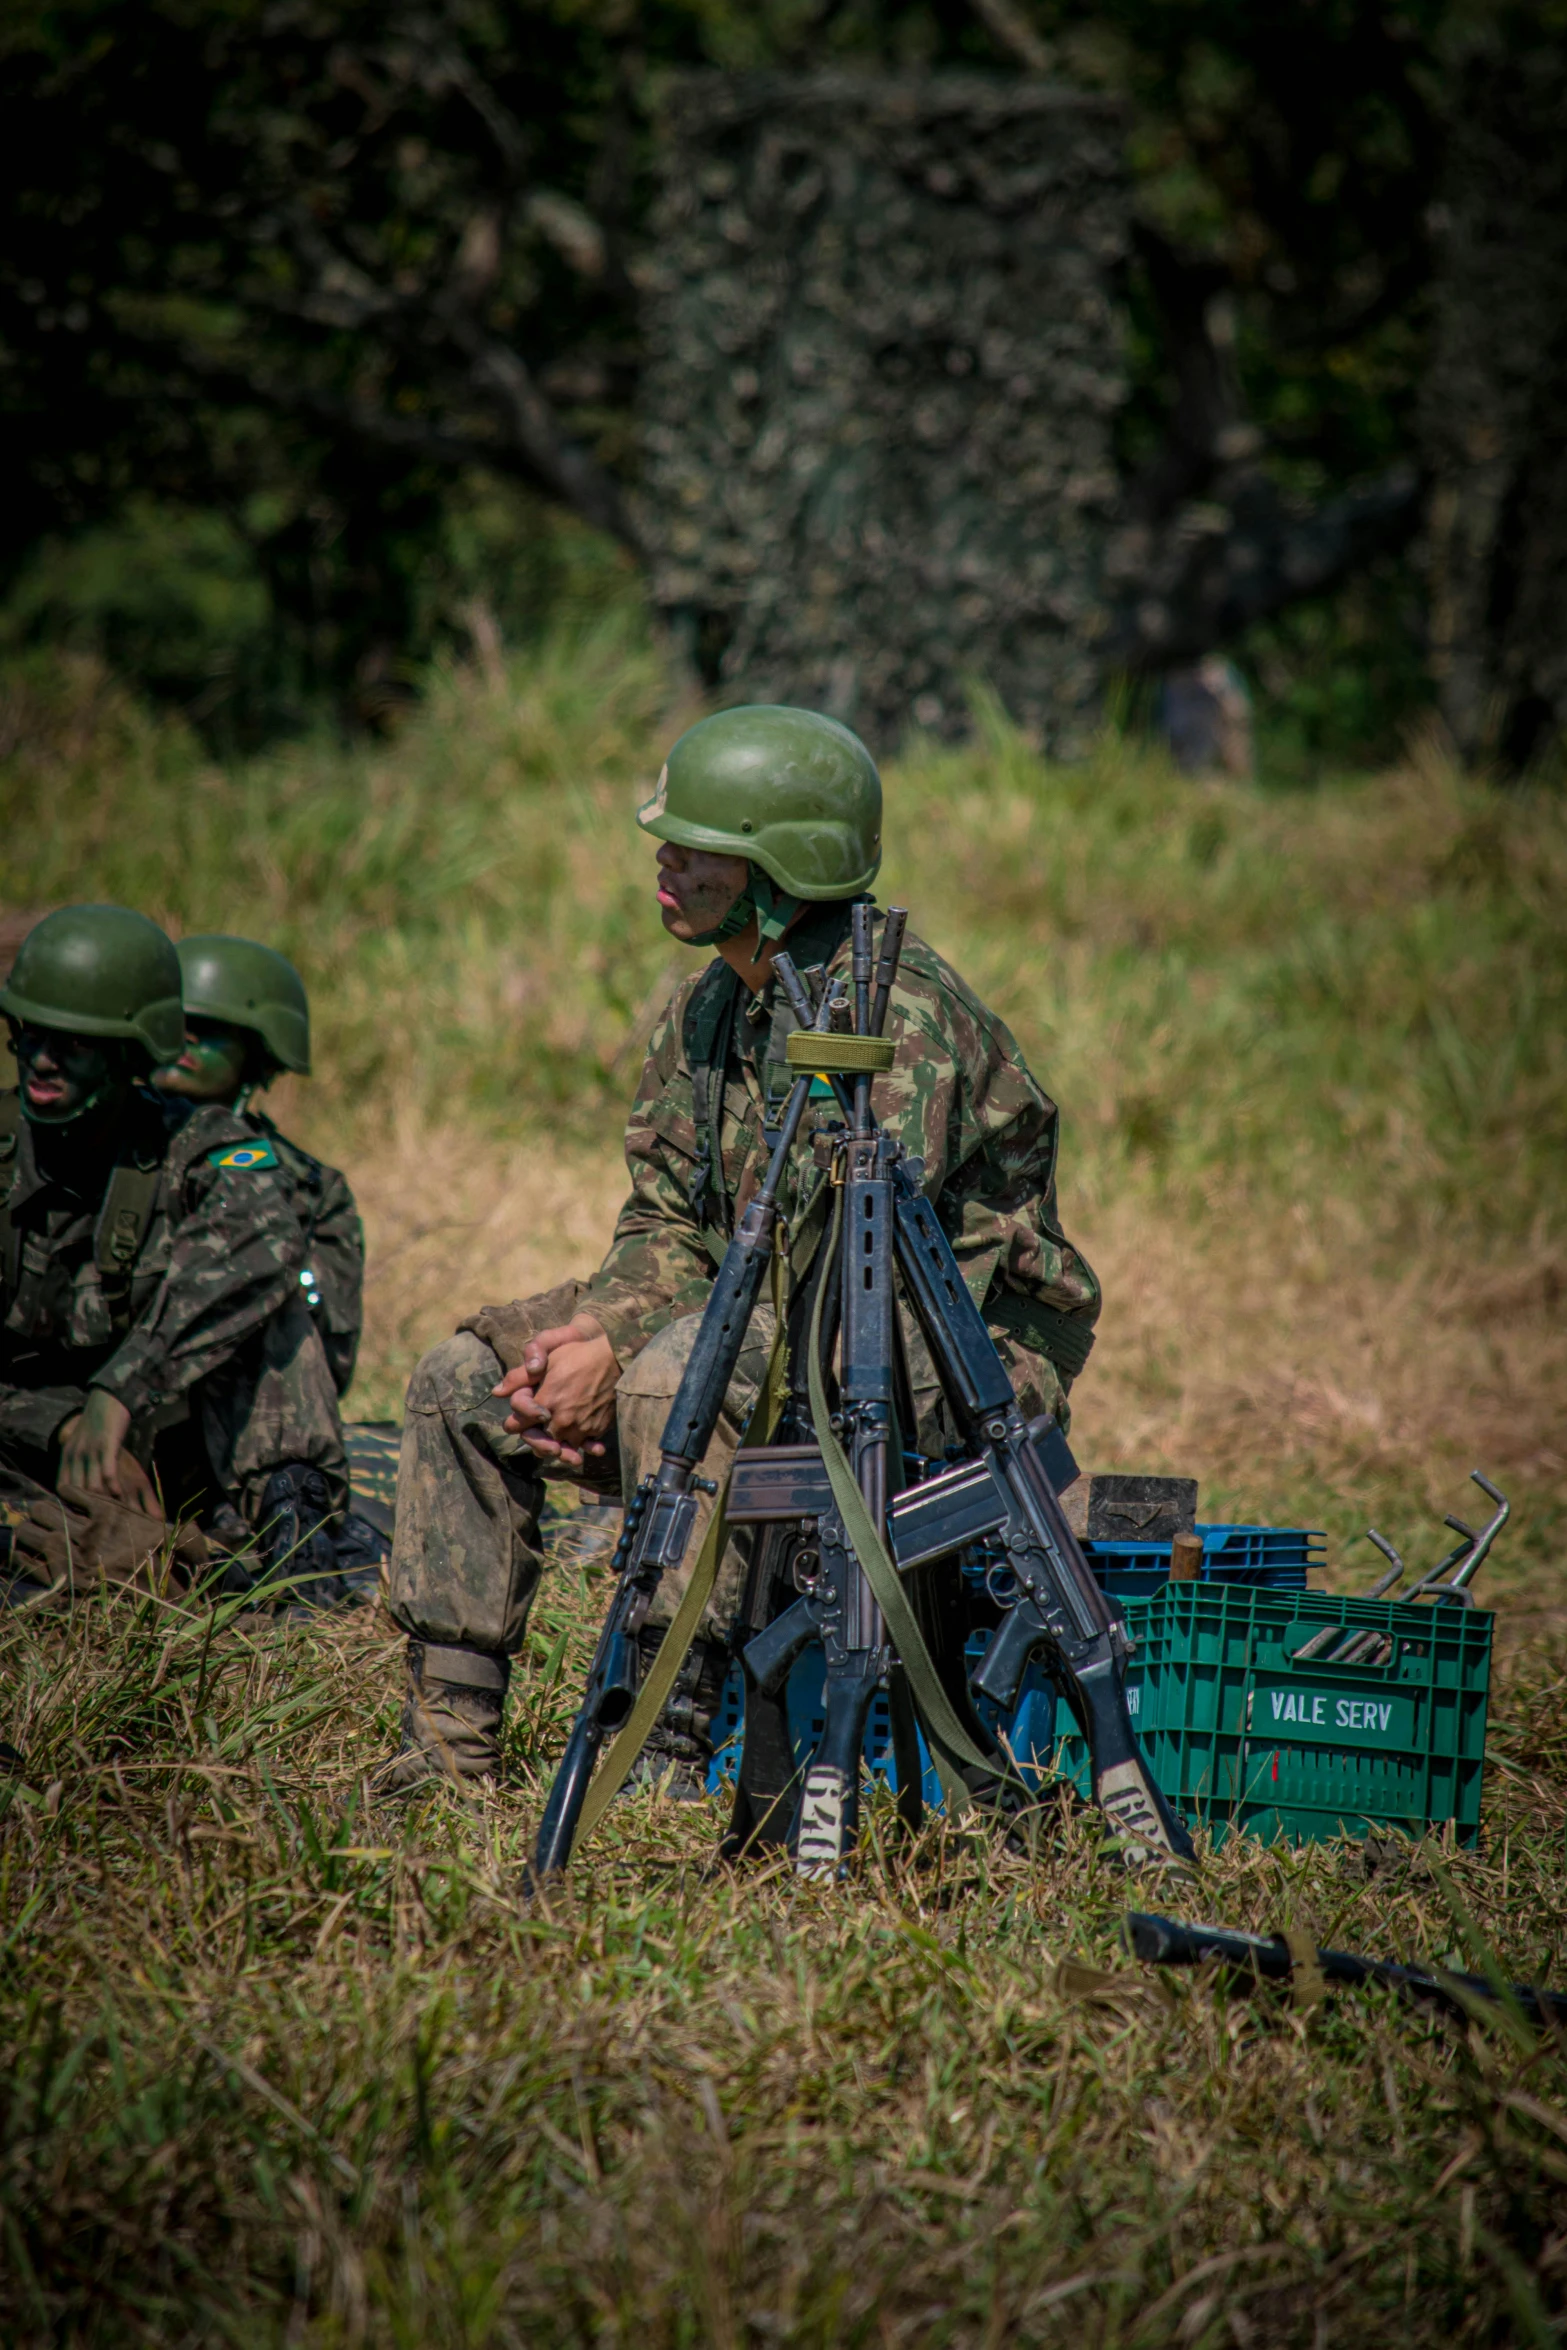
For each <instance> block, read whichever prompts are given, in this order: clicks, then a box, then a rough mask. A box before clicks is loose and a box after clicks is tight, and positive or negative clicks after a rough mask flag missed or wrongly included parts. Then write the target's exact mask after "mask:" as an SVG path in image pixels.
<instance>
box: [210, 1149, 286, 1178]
mask: <svg viewBox="0 0 1567 2350" xmlns="http://www.w3.org/2000/svg"><path fill="white" fill-rule="evenodd" d="M277 1163H278V1155H277V1152H276V1151H275V1150H274V1149H273V1148H272V1145H271V1143H270V1142H226V1143H224V1144H223V1145H222V1146H221V1148H220V1149H218V1150H215V1151H208V1153H207V1165H208V1166H209V1167H226V1168H228V1169H229V1170H230V1171H231V1172H232V1173H234V1174H236V1175H256V1174H259V1173H260V1171H261V1169H262V1168H263V1167H275V1166H276V1165H277Z"/></svg>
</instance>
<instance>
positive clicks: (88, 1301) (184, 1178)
mask: <svg viewBox="0 0 1567 2350" xmlns="http://www.w3.org/2000/svg"><path fill="white" fill-rule="evenodd" d="M247 1150H249V1151H251V1152H252V1153H253V1152H254V1150H255V1139H254V1136H253V1134H252V1131H251V1129H250V1127H249V1126H248V1125H246V1124H245V1123H244V1121H242V1120H241V1119H239V1118H236V1117H235V1115H234V1114H233V1112H232V1111H230V1110H227V1109H223V1108H221V1107H219V1106H217V1105H211V1106H208V1107H204V1108H201V1109H198V1110H196V1111H195V1112H194V1113H193V1114H192V1115H190V1116H188V1117H186V1118H184V1119H182V1120H180V1121H179V1122H177V1123H176V1122H175V1121H173V1120H172V1119H171V1118H170V1117H169V1116H168V1115H167V1113H166V1111H165V1109H164V1107H163V1105H162V1104H161V1103H160V1102H159V1101H158V1100H157V1099H155V1097H154V1096H152V1095H151V1094H150V1093H147V1092H145V1091H141V1090H137V1091H136V1092H135V1093H133V1095H132V1097H131V1103H130V1107H129V1109H128V1111H127V1114H126V1121H125V1127H124V1131H123V1134H122V1137H121V1141H120V1150H119V1165H120V1167H121V1168H128V1169H134V1170H136V1171H137V1172H138V1174H139V1175H140V1176H141V1177H143V1178H144V1179H145V1184H146V1188H147V1191H149V1192H150V1199H147V1200H146V1201H145V1204H144V1208H143V1211H142V1212H141V1213H140V1214H139V1215H138V1214H129V1215H128V1216H127V1211H125V1210H124V1209H123V1208H122V1209H120V1210H119V1211H118V1212H117V1214H116V1216H115V1217H114V1218H113V1219H112V1220H113V1221H116V1222H119V1223H121V1226H122V1231H123V1232H124V1234H125V1245H124V1246H123V1247H122V1248H121V1250H120V1251H119V1254H118V1260H116V1256H115V1252H114V1250H113V1247H112V1245H111V1246H110V1248H109V1249H107V1250H106V1249H105V1247H104V1245H103V1242H104V1233H103V1230H102V1226H103V1225H104V1223H105V1222H106V1221H110V1220H111V1219H110V1213H109V1211H110V1209H111V1207H112V1206H113V1203H114V1202H115V1200H116V1198H117V1197H119V1196H120V1195H118V1194H117V1193H116V1191H115V1188H114V1183H113V1180H112V1179H111V1180H110V1182H109V1185H108V1188H107V1190H106V1189H105V1188H103V1186H102V1184H101V1183H100V1184H98V1185H95V1188H94V1190H93V1192H92V1193H91V1195H90V1196H89V1195H83V1194H80V1193H76V1192H74V1191H72V1190H71V1189H69V1188H68V1185H67V1183H66V1182H65V1181H63V1180H61V1179H60V1178H59V1177H58V1176H56V1177H53V1178H51V1177H50V1176H49V1175H48V1174H46V1173H45V1171H44V1169H43V1168H42V1167H41V1166H40V1163H39V1160H38V1157H37V1154H36V1150H35V1140H34V1134H33V1130H32V1129H31V1128H30V1127H29V1126H28V1125H27V1124H26V1123H25V1122H24V1121H23V1120H22V1119H21V1117H20V1115H19V1109H18V1102H17V1097H16V1095H15V1094H14V1093H7V1094H0V1208H3V1213H0V1237H3V1239H4V1242H5V1245H4V1247H3V1248H0V1504H3V1505H4V1506H5V1510H6V1514H7V1515H9V1516H10V1517H11V1518H12V1519H13V1521H14V1520H15V1519H16V1518H17V1517H18V1516H19V1515H20V1513H21V1511H22V1510H23V1509H25V1507H26V1505H27V1504H28V1503H29V1502H30V1501H32V1500H34V1499H35V1498H36V1497H37V1496H38V1495H39V1493H40V1492H41V1491H46V1490H48V1489H50V1488H51V1486H52V1480H53V1477H54V1474H55V1467H54V1462H55V1451H56V1439H57V1437H58V1434H59V1430H60V1428H61V1426H62V1425H63V1423H64V1422H65V1421H66V1420H67V1419H69V1418H71V1417H72V1416H73V1415H74V1414H75V1413H77V1412H79V1411H80V1410H81V1409H82V1406H83V1404H84V1402H85V1400H86V1395H87V1390H88V1388H89V1387H102V1388H105V1389H106V1390H107V1391H108V1392H109V1393H110V1394H112V1395H114V1396H116V1397H118V1399H119V1400H120V1402H121V1403H122V1404H124V1406H125V1407H126V1409H127V1410H128V1411H129V1413H130V1415H131V1431H130V1435H129V1437H128V1439H127V1444H128V1449H129V1450H130V1451H131V1452H132V1454H133V1455H134V1456H135V1457H136V1458H137V1459H138V1460H140V1461H141V1462H142V1464H143V1466H144V1467H147V1468H149V1469H151V1470H153V1471H154V1472H155V1474H156V1475H157V1477H158V1478H159V1481H160V1483H161V1484H162V1485H163V1488H164V1494H165V1499H166V1501H167V1503H168V1506H169V1509H170V1513H171V1514H173V1513H174V1512H175V1511H176V1510H180V1509H183V1508H190V1507H194V1506H197V1505H198V1504H200V1505H201V1507H202V1511H203V1515H204V1516H210V1513H211V1512H212V1510H213V1509H215V1508H218V1507H220V1506H221V1505H223V1504H226V1505H227V1506H228V1507H229V1508H230V1509H233V1510H237V1511H238V1513H239V1516H240V1517H241V1518H242V1519H243V1520H244V1521H245V1523H246V1524H247V1525H252V1526H253V1525H254V1524H255V1522H256V1513H257V1512H258V1510H259V1508H260V1505H261V1498H262V1493H263V1490H264V1488H265V1486H266V1483H267V1480H268V1478H269V1477H270V1476H271V1474H272V1473H273V1471H274V1470H275V1469H277V1468H279V1467H280V1466H282V1465H284V1464H288V1463H305V1464H309V1465H310V1466H312V1467H315V1468H317V1469H319V1470H320V1471H321V1473H322V1475H323V1476H324V1478H325V1480H326V1484H327V1489H328V1492H329V1494H330V1496H331V1502H332V1507H333V1509H334V1511H340V1510H341V1508H342V1507H343V1504H344V1502H345V1500H346V1498H347V1476H346V1470H345V1463H344V1457H343V1443H342V1431H341V1428H340V1425H339V1422H338V1415H337V1398H336V1394H335V1392H334V1389H333V1385H332V1379H331V1375H330V1372H329V1371H328V1368H327V1362H326V1357H325V1355H324V1353H323V1351H322V1346H321V1341H320V1339H319V1338H318V1336H317V1334H316V1330H315V1326H314V1324H313V1323H312V1321H311V1319H310V1314H309V1310H308V1308H307V1307H306V1305H305V1302H304V1299H303V1297H302V1295H301V1292H300V1287H299V1271H300V1264H301V1259H302V1256H303V1253H304V1242H303V1238H302V1235H301V1232H300V1228H299V1223H298V1220H297V1218H296V1216H295V1213H294V1208H293V1204H292V1197H291V1192H290V1188H289V1184H288V1182H287V1179H286V1178H285V1176H284V1175H283V1173H282V1171H281V1170H280V1169H278V1168H277V1167H276V1166H274V1165H266V1164H260V1165H247V1164H246V1159H245V1153H246V1151H247ZM268 1155H269V1157H270V1156H271V1154H268ZM225 1162H227V1163H225ZM109 1238H110V1241H111V1244H112V1241H113V1238H114V1235H113V1233H112V1232H111V1234H110V1235H109ZM106 1260H107V1261H106Z"/></svg>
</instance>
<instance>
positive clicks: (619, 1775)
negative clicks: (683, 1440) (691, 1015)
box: [572, 1240, 787, 1852]
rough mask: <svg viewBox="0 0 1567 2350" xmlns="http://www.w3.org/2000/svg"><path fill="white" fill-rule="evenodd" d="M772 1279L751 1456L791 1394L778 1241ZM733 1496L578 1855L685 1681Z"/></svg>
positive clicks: (603, 1775) (590, 1807) (700, 1556)
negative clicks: (768, 1345) (767, 1349)
mask: <svg viewBox="0 0 1567 2350" xmlns="http://www.w3.org/2000/svg"><path fill="white" fill-rule="evenodd" d="M772 1274H773V1316H774V1330H773V1344H772V1351H771V1353H770V1354H769V1355H768V1358H767V1369H766V1371H765V1372H764V1373H763V1376H762V1384H761V1386H760V1388H759V1389H758V1390H757V1397H756V1402H755V1404H754V1405H753V1406H752V1409H751V1417H750V1419H749V1420H748V1421H747V1422H746V1430H745V1434H744V1435H743V1436H742V1437H741V1439H740V1447H739V1449H740V1450H741V1451H742V1452H748V1451H750V1450H751V1448H752V1447H753V1446H755V1445H760V1444H766V1443H768V1442H769V1440H770V1439H771V1437H772V1433H773V1430H774V1429H775V1428H776V1427H777V1425H778V1416H779V1413H780V1412H781V1410H782V1408H783V1403H784V1399H785V1396H786V1394H787V1381H786V1380H785V1377H784V1355H785V1347H786V1339H785V1330H784V1326H785V1322H786V1320H787V1314H786V1310H785V1309H786V1302H787V1301H786V1300H785V1297H784V1294H783V1250H782V1248H781V1247H780V1246H779V1245H778V1243H777V1240H775V1242H774V1247H773V1263H772ZM728 1492H729V1480H728V1479H727V1477H726V1478H725V1480H724V1484H723V1488H722V1490H721V1491H720V1493H719V1496H718V1500H717V1503H716V1505H715V1507H714V1510H713V1514H712V1516H711V1518H709V1520H708V1522H707V1532H706V1534H705V1535H704V1536H703V1538H702V1547H701V1549H700V1550H699V1551H698V1552H697V1556H696V1565H695V1566H694V1567H693V1568H692V1570H691V1580H690V1582H689V1583H688V1584H687V1585H686V1588H685V1596H684V1597H683V1598H682V1600H681V1602H680V1605H679V1607H678V1608H677V1609H676V1610H675V1620H674V1622H673V1623H672V1624H671V1625H670V1627H669V1630H668V1631H667V1632H666V1633H665V1634H664V1637H663V1640H662V1642H661V1643H660V1645H659V1651H658V1654H657V1656H656V1657H655V1658H654V1659H653V1662H652V1664H651V1666H650V1667H649V1669H648V1676H647V1679H646V1680H645V1681H644V1682H643V1684H642V1686H641V1688H640V1689H639V1690H638V1692H637V1701H636V1703H635V1705H634V1706H633V1707H632V1709H631V1712H630V1714H629V1715H628V1716H627V1719H626V1723H625V1727H624V1728H623V1729H622V1730H621V1732H620V1734H619V1736H618V1737H617V1738H616V1740H615V1743H614V1745H613V1746H612V1747H611V1748H610V1750H609V1752H608V1754H607V1755H606V1756H605V1757H604V1760H603V1762H602V1763H601V1764H600V1765H599V1768H598V1770H597V1771H596V1772H595V1773H594V1775H593V1784H592V1785H591V1787H589V1789H588V1792H587V1795H586V1797H585V1799H584V1801H583V1805H582V1812H581V1816H580V1817H579V1819H578V1821H577V1833H576V1836H575V1838H574V1839H573V1844H572V1849H573V1851H574V1852H580V1851H581V1850H582V1844H583V1839H584V1838H585V1837H587V1836H590V1835H591V1834H592V1832H593V1830H594V1829H595V1828H596V1827H597V1826H598V1824H599V1821H600V1820H601V1819H602V1818H603V1816H604V1814H605V1812H606V1811H607V1810H608V1808H609V1806H610V1804H611V1803H613V1801H614V1799H615V1797H616V1796H617V1795H618V1794H619V1793H620V1790H621V1788H622V1787H623V1786H624V1785H625V1782H626V1779H627V1776H628V1775H629V1773H630V1770H631V1766H632V1764H633V1763H634V1762H635V1761H636V1759H637V1756H638V1755H639V1754H640V1753H641V1752H642V1749H643V1747H644V1746H645V1745H646V1743H647V1737H648V1732H649V1731H650V1730H651V1729H652V1727H653V1724H654V1723H655V1722H656V1721H657V1720H658V1717H659V1715H660V1714H661V1713H662V1712H663V1710H664V1707H665V1705H666V1704H667V1703H668V1701H669V1694H670V1691H671V1690H672V1689H673V1688H674V1686H675V1683H676V1681H677V1680H678V1679H679V1677H680V1668H681V1666H682V1665H683V1664H684V1663H685V1661H686V1658H687V1656H688V1655H689V1654H690V1651H691V1643H692V1641H693V1640H694V1639H695V1638H696V1633H697V1626H698V1625H699V1624H700V1623H701V1621H702V1611H703V1609H704V1608H705V1607H706V1606H707V1603H708V1601H709V1600H710V1599H711V1598H712V1596H713V1585H714V1584H715V1583H716V1582H717V1580H718V1563H719V1560H720V1559H721V1558H722V1557H723V1555H724V1544H725V1542H726V1541H727V1540H728V1536H729V1528H728V1525H727V1523H726V1521H725V1517H724V1503H725V1501H726V1499H727V1498H728Z"/></svg>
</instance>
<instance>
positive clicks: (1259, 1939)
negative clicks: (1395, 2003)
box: [1123, 1910, 1567, 2026]
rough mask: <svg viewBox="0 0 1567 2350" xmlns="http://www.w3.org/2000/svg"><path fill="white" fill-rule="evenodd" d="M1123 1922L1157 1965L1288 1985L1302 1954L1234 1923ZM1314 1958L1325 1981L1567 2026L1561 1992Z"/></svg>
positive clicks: (1349, 1955) (1138, 1952)
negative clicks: (1225, 1971) (1483, 2006)
mask: <svg viewBox="0 0 1567 2350" xmlns="http://www.w3.org/2000/svg"><path fill="white" fill-rule="evenodd" d="M1123 1923H1124V1930H1125V1934H1126V1942H1127V1947H1128V1949H1129V1950H1130V1951H1131V1953H1132V1956H1133V1957H1134V1958H1140V1959H1143V1960H1145V1961H1147V1963H1148V1964H1149V1965H1151V1966H1212V1965H1218V1966H1225V1967H1231V1968H1233V1969H1234V1970H1235V1971H1236V1972H1237V1973H1238V1974H1246V1975H1252V1976H1260V1977H1261V1978H1262V1979H1263V1980H1264V1981H1266V1982H1277V1983H1283V1982H1288V1981H1289V1979H1290V1976H1291V1974H1292V1973H1293V1972H1294V1968H1295V1958H1294V1955H1293V1953H1292V1952H1291V1950H1290V1946H1289V1944H1288V1943H1287V1942H1286V1941H1285V1939H1284V1937H1283V1935H1282V1934H1241V1933H1237V1932H1235V1931H1234V1930H1233V1929H1232V1928H1231V1927H1228V1926H1183V1925H1178V1924H1177V1923H1176V1921H1175V1920H1174V1919H1173V1918H1161V1917H1153V1916H1150V1915H1148V1914H1147V1913H1146V1912H1144V1911H1141V1910H1132V1911H1130V1912H1129V1913H1128V1915H1127V1917H1126V1918H1125V1920H1124V1921H1123ZM1312 1955H1313V1957H1314V1959H1315V1962H1316V1965H1317V1967H1318V1969H1319V1971H1320V1972H1321V1974H1322V1977H1323V1979H1324V1981H1325V1982H1329V1983H1344V1984H1347V1985H1350V1986H1354V1985H1358V1984H1365V1983H1370V1984H1373V1985H1376V1986H1378V1987H1379V1988H1380V1989H1382V1990H1385V1991H1397V1992H1399V1993H1400V1994H1401V1995H1402V1996H1403V1997H1404V1998H1406V1999H1418V2000H1424V2001H1427V2002H1429V2003H1431V2004H1432V2005H1435V2006H1438V2007H1445V2008H1448V2009H1449V2010H1451V2011H1452V2012H1453V2013H1455V2014H1457V2015H1466V2014H1468V2012H1469V2008H1468V2005H1467V2002H1468V2001H1470V2000H1483V2001H1486V2002H1488V2003H1489V2004H1491V2005H1495V2004H1497V2003H1498V2002H1500V2001H1501V2000H1502V1999H1503V1998H1507V1999H1511V2000H1513V2001H1514V2002H1515V2003H1516V2005H1517V2006H1518V2008H1519V2011H1520V2012H1521V2013H1522V2014H1523V2015H1524V2016H1525V2017H1526V2018H1527V2019H1528V2021H1529V2022H1530V2023H1532V2024H1541V2023H1546V2024H1553V2025H1557V2026H1560V2025H1563V2024H1567V1996H1564V1995H1563V1994H1562V1993H1561V1992H1559V1991H1537V1990H1535V1989H1534V1987H1533V1986H1532V1985H1531V1984H1528V1983H1509V1984H1508V1985H1507V1986H1506V1990H1505V1992H1504V1991H1502V1990H1500V1989H1498V1987H1497V1985H1496V1984H1494V1983H1492V1982H1491V1981H1489V1980H1488V1978H1487V1977H1486V1976H1484V1975H1459V1974H1449V1973H1448V1972H1447V1970H1446V1969H1445V1968H1426V1967H1410V1966H1395V1965H1394V1964H1393V1963H1392V1962H1391V1961H1390V1960H1388V1959H1383V1958H1361V1957H1358V1956H1357V1955H1356V1954H1355V1952H1354V1951H1351V1950H1318V1951H1315V1952H1313V1954H1312Z"/></svg>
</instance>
